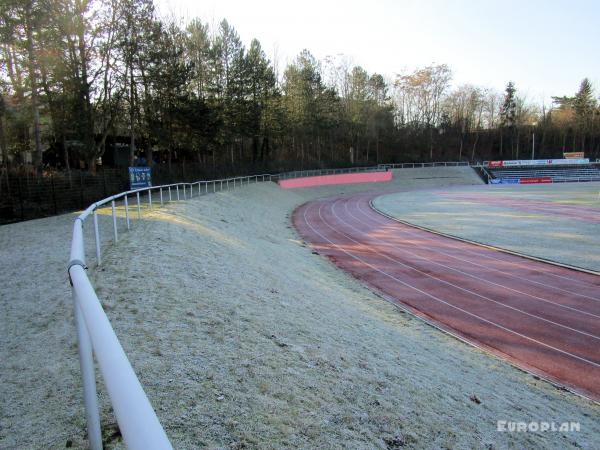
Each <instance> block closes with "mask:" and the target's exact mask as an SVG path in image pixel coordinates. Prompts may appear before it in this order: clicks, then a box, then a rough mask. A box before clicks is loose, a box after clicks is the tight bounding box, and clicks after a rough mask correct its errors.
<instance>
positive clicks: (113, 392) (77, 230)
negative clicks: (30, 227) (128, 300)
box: [67, 174, 272, 450]
mask: <svg viewBox="0 0 600 450" xmlns="http://www.w3.org/2000/svg"><path fill="white" fill-rule="evenodd" d="M259 178H260V179H261V180H262V181H267V180H268V181H271V180H272V175H270V174H261V175H253V176H245V177H235V178H226V179H220V180H208V181H196V182H193V183H173V184H168V185H160V186H152V187H147V188H141V189H133V190H129V191H125V192H121V193H119V194H115V195H111V196H110V197H106V198H104V199H102V200H99V201H97V202H94V203H92V204H91V205H90V206H88V207H87V208H86V209H85V210H84V211H83V212H82V213H81V214H79V216H77V218H76V219H75V222H74V224H73V236H72V240H71V251H70V257H69V264H68V269H67V270H68V273H69V279H70V282H71V286H72V295H73V307H74V313H75V322H76V327H77V337H78V343H79V345H78V347H79V349H78V350H79V360H80V365H81V373H82V381H83V390H84V402H85V407H86V419H87V431H88V438H89V441H90V447H91V448H92V449H93V450H101V449H102V437H101V430H100V418H99V413H98V405H97V397H96V381H95V374H94V366H93V359H92V349H93V352H94V354H95V356H96V360H97V361H98V366H99V368H100V372H101V373H102V376H103V379H104V381H105V385H106V389H107V391H108V394H109V397H110V400H111V403H112V406H113V410H114V412H115V415H116V418H117V422H118V424H119V428H120V430H121V433H122V435H123V439H124V440H125V443H126V445H127V447H128V448H131V449H135V450H138V449H139V450H153V449H157V450H158V449H171V448H172V446H171V443H170V442H169V439H168V437H167V435H166V433H165V431H164V429H163V427H162V425H161V424H160V421H159V420H158V417H157V416H156V412H155V411H154V409H153V408H152V405H151V404H150V401H149V400H148V397H147V396H146V394H145V392H144V389H143V388H142V385H141V384H140V382H139V379H138V378H137V376H136V374H135V372H134V370H133V368H132V366H131V363H130V362H129V360H128V358H127V356H126V355H125V352H124V350H123V347H122V346H121V344H120V342H119V340H118V338H117V336H116V334H115V332H114V330H113V328H112V326H111V324H110V321H109V320H108V317H107V316H106V313H105V312H104V310H103V309H102V305H101V304H100V300H99V299H98V296H97V295H96V292H95V291H94V288H93V286H92V284H91V282H90V280H89V278H88V276H87V274H86V272H85V269H86V268H87V267H86V262H85V261H86V258H85V248H84V240H83V223H84V222H85V220H86V219H87V218H88V217H89V216H90V215H93V218H94V232H95V237H96V257H97V263H98V264H100V241H99V232H98V222H97V216H96V211H97V210H98V209H99V208H100V207H102V206H105V205H108V204H111V206H112V215H113V227H114V237H115V241H116V240H117V228H116V215H115V201H117V200H120V199H123V200H124V202H125V208H126V220H127V228H129V216H128V203H127V199H128V197H129V196H131V195H135V196H136V199H137V202H138V214H139V207H140V194H143V193H148V198H149V202H151V201H152V192H153V191H156V190H158V191H160V195H161V204H162V203H163V198H162V193H163V190H168V191H169V193H170V191H171V188H173V187H174V188H175V189H176V192H177V198H178V199H179V198H180V197H179V189H180V188H182V190H183V195H184V199H185V198H187V193H186V192H187V190H188V188H189V197H190V198H191V197H193V195H194V194H193V189H194V186H196V185H197V186H198V194H200V192H201V187H202V184H205V185H206V192H208V186H209V184H212V186H213V190H214V191H215V192H216V190H217V183H219V184H220V186H219V190H221V189H222V188H223V183H225V185H226V187H227V189H229V184H230V183H232V184H233V186H234V187H235V186H236V184H237V182H239V184H240V186H241V185H243V184H244V183H245V182H246V181H247V182H248V184H249V183H251V180H252V179H254V181H255V182H258V181H259Z"/></svg>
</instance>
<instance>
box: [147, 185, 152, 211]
mask: <svg viewBox="0 0 600 450" xmlns="http://www.w3.org/2000/svg"><path fill="white" fill-rule="evenodd" d="M148 209H152V189H148Z"/></svg>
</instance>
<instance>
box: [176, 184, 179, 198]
mask: <svg viewBox="0 0 600 450" xmlns="http://www.w3.org/2000/svg"><path fill="white" fill-rule="evenodd" d="M175 189H176V190H177V201H179V185H176V186H175Z"/></svg>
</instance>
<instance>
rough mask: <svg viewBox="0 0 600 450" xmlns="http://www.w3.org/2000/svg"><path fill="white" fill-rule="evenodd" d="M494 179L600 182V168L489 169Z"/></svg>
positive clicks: (589, 166)
mask: <svg viewBox="0 0 600 450" xmlns="http://www.w3.org/2000/svg"><path fill="white" fill-rule="evenodd" d="M489 172H490V174H491V175H492V177H493V178H505V179H506V178H509V179H518V178H543V177H550V178H552V182H553V183H564V182H569V181H600V167H597V166H592V165H591V164H590V165H585V166H566V167H552V168H551V167H535V168H534V167H510V168H497V169H489Z"/></svg>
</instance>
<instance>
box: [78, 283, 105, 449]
mask: <svg viewBox="0 0 600 450" xmlns="http://www.w3.org/2000/svg"><path fill="white" fill-rule="evenodd" d="M71 292H72V296H73V312H74V315H75V326H76V328H77V343H78V345H77V347H78V350H79V366H80V367H81V381H82V384H83V401H84V404H85V418H86V422H87V433H88V440H89V443H90V448H91V449H92V450H102V433H101V432H100V414H99V411H98V397H97V395H96V376H95V373H94V360H93V358H92V343H91V341H90V335H89V333H88V330H87V327H86V325H85V320H84V319H83V314H82V312H81V308H80V307H79V299H78V298H77V293H76V292H75V288H71Z"/></svg>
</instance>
